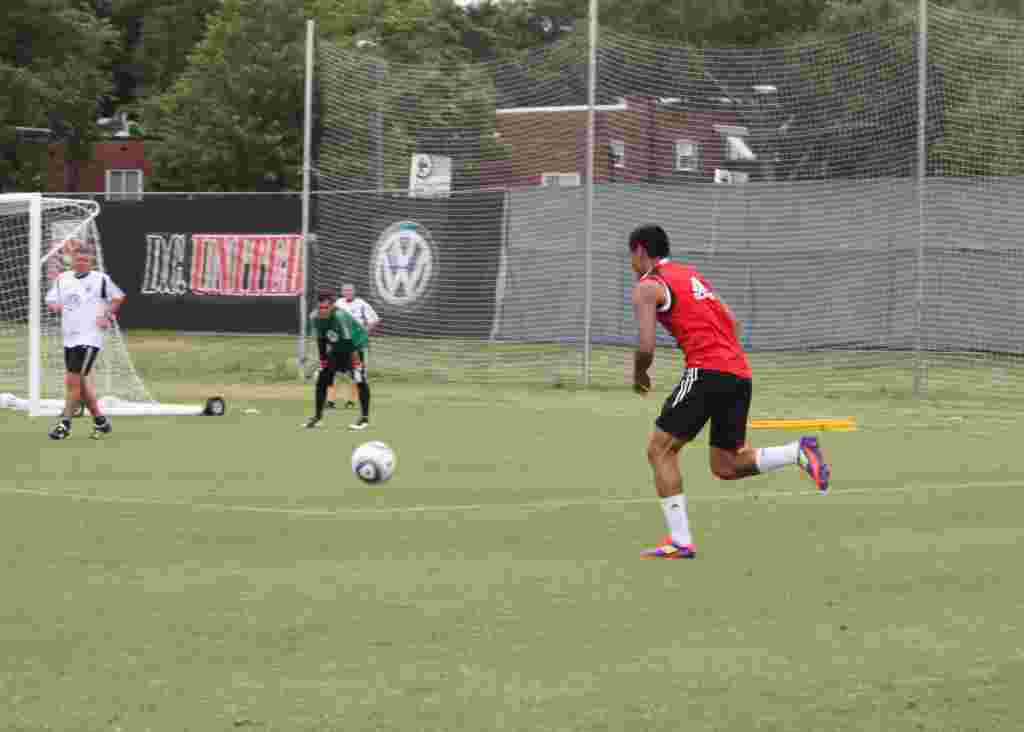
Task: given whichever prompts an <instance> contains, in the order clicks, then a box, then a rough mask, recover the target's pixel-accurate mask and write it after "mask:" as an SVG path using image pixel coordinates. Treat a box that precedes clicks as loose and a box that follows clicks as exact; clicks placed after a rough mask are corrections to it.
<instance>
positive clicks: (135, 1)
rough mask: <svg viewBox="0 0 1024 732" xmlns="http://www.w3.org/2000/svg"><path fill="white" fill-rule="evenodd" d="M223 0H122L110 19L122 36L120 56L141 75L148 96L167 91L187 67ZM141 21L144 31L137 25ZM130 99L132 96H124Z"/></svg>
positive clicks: (143, 88)
mask: <svg viewBox="0 0 1024 732" xmlns="http://www.w3.org/2000/svg"><path fill="white" fill-rule="evenodd" d="M219 6H220V0H121V1H120V2H117V3H115V5H114V12H113V15H112V17H111V22H112V23H113V24H114V26H115V27H117V28H118V29H119V31H120V33H121V36H122V46H123V51H122V54H121V55H120V57H119V58H118V63H119V64H124V65H126V66H127V67H128V68H130V69H132V70H134V71H135V72H136V73H137V74H138V76H139V77H140V82H141V89H140V90H138V91H140V92H142V93H143V94H146V95H148V96H153V95H156V94H160V93H162V92H164V91H166V90H167V89H168V88H170V86H171V85H172V84H173V83H174V81H175V79H177V78H178V76H179V75H180V74H181V73H182V72H183V71H184V70H185V67H186V65H187V63H188V54H189V52H190V51H191V50H192V49H193V48H195V46H196V44H197V43H199V41H201V40H202V39H203V36H204V35H205V34H206V25H207V20H208V17H209V16H210V15H211V14H212V13H213V12H214V11H215V10H216V9H217V8H218V7H219ZM140 25H141V35H140V36H139V37H135V36H136V35H138V32H137V28H138V26H140ZM122 101H130V100H122Z"/></svg>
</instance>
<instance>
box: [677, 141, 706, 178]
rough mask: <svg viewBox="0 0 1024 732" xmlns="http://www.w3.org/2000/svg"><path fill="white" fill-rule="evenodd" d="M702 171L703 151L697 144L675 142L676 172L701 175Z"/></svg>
mask: <svg viewBox="0 0 1024 732" xmlns="http://www.w3.org/2000/svg"><path fill="white" fill-rule="evenodd" d="M703 170H704V151H703V148H702V147H701V144H700V143H699V142H693V141H692V140H676V171H677V172H683V173H701V172H703Z"/></svg>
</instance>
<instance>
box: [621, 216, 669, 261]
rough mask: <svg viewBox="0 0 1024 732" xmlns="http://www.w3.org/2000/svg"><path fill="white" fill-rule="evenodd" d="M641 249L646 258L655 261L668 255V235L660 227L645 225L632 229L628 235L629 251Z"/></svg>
mask: <svg viewBox="0 0 1024 732" xmlns="http://www.w3.org/2000/svg"><path fill="white" fill-rule="evenodd" d="M638 246H640V247H643V248H644V251H646V252H647V256H648V257H654V258H655V259H657V258H660V257H667V256H668V255H669V246H668V234H666V233H665V230H664V229H663V228H661V227H660V226H655V225H654V224H647V225H646V226H638V227H637V228H635V229H633V233H631V234H630V235H629V251H630V252H632V251H633V250H634V249H636V248H637V247H638Z"/></svg>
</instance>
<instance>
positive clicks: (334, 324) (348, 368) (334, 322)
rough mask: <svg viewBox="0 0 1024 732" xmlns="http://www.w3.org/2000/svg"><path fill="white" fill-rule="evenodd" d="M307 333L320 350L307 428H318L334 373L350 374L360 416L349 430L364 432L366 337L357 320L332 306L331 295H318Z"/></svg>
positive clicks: (367, 407) (367, 396)
mask: <svg viewBox="0 0 1024 732" xmlns="http://www.w3.org/2000/svg"><path fill="white" fill-rule="evenodd" d="M309 329H310V333H311V334H313V333H315V334H316V344H317V348H318V349H319V351H320V373H319V374H318V375H317V379H316V414H315V415H313V416H312V417H310V418H309V419H308V420H306V424H305V426H306V427H307V428H309V429H312V428H314V427H319V426H320V421H321V420H322V419H323V416H324V404H326V403H327V388H328V387H329V386H330V385H331V384H333V383H334V376H335V374H336V373H337V372H339V371H341V372H342V373H348V374H351V375H352V381H353V382H355V385H356V389H357V390H358V391H359V407H360V409H361V411H362V416H361V417H360V418H359V419H358V420H357V421H356V422H354V423H353V424H350V425H349V429H353V430H365V429H366V428H367V427H369V426H370V385H369V384H367V383H366V367H365V366H364V365H363V362H364V355H363V354H364V351H365V349H366V344H367V343H368V342H369V338H368V337H367V335H366V330H365V329H364V328H363V326H362V325H360V324H359V321H358V320H356V319H355V318H353V317H352V316H351V315H349V314H348V313H347V312H345V311H344V310H338V309H336V308H335V307H334V293H331V292H321V293H320V297H319V298H318V302H317V311H316V313H315V314H314V315H313V316H311V317H310V321H309Z"/></svg>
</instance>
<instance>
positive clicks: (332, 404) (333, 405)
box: [327, 402, 338, 409]
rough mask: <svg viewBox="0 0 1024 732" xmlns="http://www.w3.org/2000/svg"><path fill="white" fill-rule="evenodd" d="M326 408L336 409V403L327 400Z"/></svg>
mask: <svg viewBox="0 0 1024 732" xmlns="http://www.w3.org/2000/svg"><path fill="white" fill-rule="evenodd" d="M327 408H328V409H337V408H338V405H337V404H335V403H334V402H327Z"/></svg>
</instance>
